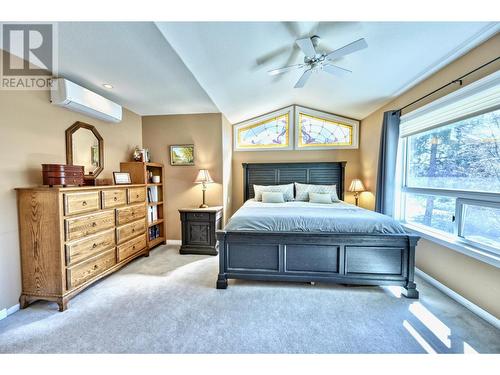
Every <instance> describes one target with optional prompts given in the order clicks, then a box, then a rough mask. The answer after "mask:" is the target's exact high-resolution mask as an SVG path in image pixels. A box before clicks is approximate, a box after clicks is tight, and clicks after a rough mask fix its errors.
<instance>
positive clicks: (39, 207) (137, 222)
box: [16, 185, 149, 311]
mask: <svg viewBox="0 0 500 375" xmlns="http://www.w3.org/2000/svg"><path fill="white" fill-rule="evenodd" d="M16 190H17V204H18V219H19V236H20V248H21V268H22V294H21V297H20V300H19V302H20V307H21V308H26V307H27V306H28V305H29V304H30V303H31V302H33V301H35V300H40V299H41V300H48V301H54V302H57V304H58V305H59V311H64V310H65V309H66V307H67V302H68V300H69V299H70V298H72V297H73V296H75V295H76V294H78V293H79V292H81V291H82V290H83V289H85V288H86V287H88V286H89V285H91V284H92V283H94V282H95V281H97V280H99V279H101V278H102V277H104V276H106V275H109V274H110V273H112V272H114V271H116V270H118V269H119V268H121V267H122V266H124V265H125V264H127V263H128V262H130V261H131V260H133V259H134V258H136V257H138V256H140V255H146V256H147V255H149V249H148V246H147V241H146V228H147V222H146V186H145V185H127V186H99V187H97V186H92V187H66V188H65V187H61V188H57V187H52V188H49V187H37V188H19V189H16Z"/></svg>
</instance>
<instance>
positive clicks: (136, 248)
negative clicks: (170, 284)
mask: <svg viewBox="0 0 500 375" xmlns="http://www.w3.org/2000/svg"><path fill="white" fill-rule="evenodd" d="M145 248H146V233H144V234H142V235H140V236H139V237H136V238H134V239H132V240H130V241H128V242H125V243H124V244H123V245H120V246H118V261H119V262H121V261H122V260H124V259H127V258H128V257H130V256H132V255H134V254H137V253H138V252H140V251H141V250H144V249H145Z"/></svg>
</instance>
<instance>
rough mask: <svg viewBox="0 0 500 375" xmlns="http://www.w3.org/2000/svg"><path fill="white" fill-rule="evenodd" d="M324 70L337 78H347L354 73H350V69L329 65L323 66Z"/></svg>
mask: <svg viewBox="0 0 500 375" xmlns="http://www.w3.org/2000/svg"><path fill="white" fill-rule="evenodd" d="M323 70H324V71H325V72H327V73H330V74H333V75H336V76H345V75H347V74H349V73H352V71H350V70H349V69H344V68H341V67H340V66H337V65H329V64H326V65H323Z"/></svg>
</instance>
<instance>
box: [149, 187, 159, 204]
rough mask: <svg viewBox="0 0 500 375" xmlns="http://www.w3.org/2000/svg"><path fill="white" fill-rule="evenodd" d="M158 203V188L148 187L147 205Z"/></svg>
mask: <svg viewBox="0 0 500 375" xmlns="http://www.w3.org/2000/svg"><path fill="white" fill-rule="evenodd" d="M154 202H158V186H148V203H154Z"/></svg>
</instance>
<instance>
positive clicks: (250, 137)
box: [234, 107, 293, 151]
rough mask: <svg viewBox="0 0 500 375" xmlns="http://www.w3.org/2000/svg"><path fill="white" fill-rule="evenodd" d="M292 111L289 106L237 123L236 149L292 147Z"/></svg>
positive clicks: (235, 129) (235, 130)
mask: <svg viewBox="0 0 500 375" xmlns="http://www.w3.org/2000/svg"><path fill="white" fill-rule="evenodd" d="M291 113H292V108H291V107H288V108H285V109H283V110H280V111H277V112H273V113H271V114H268V115H264V116H260V117H257V118H255V119H252V120H249V121H245V122H243V123H241V124H239V125H236V126H235V128H234V132H235V133H234V135H235V145H234V146H235V147H234V148H235V150H236V151H243V150H245V151H249V150H263V149H284V150H287V149H288V150H289V149H291V148H292V147H293V145H292V144H291V139H292V138H291V136H290V133H291V129H292V127H291V126H290V119H291Z"/></svg>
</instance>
